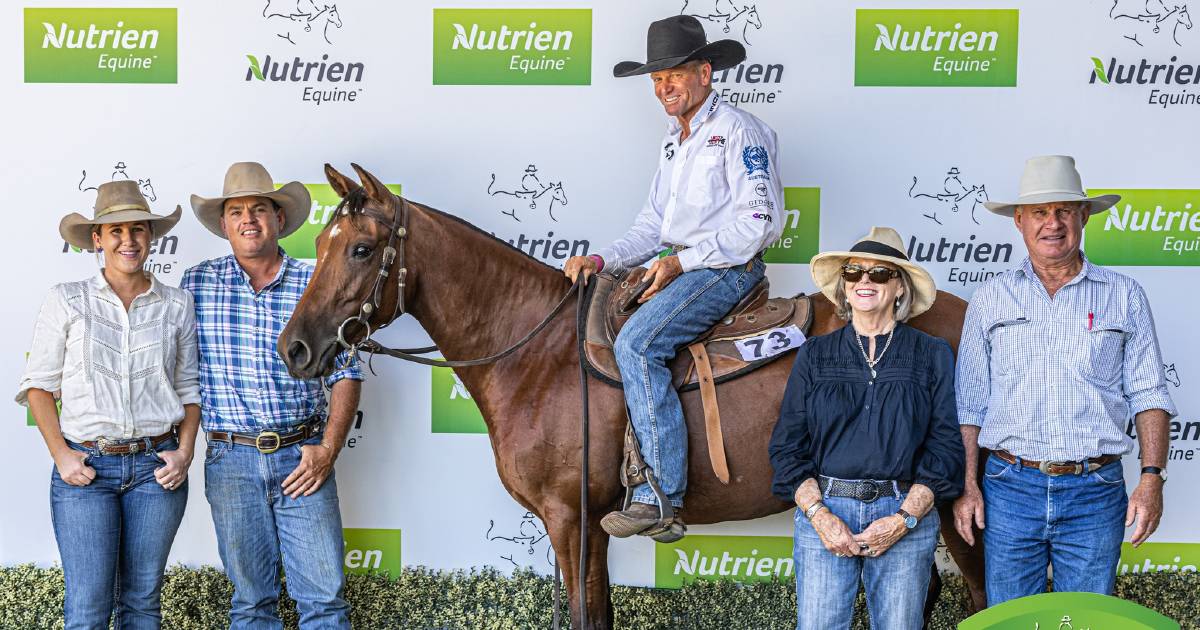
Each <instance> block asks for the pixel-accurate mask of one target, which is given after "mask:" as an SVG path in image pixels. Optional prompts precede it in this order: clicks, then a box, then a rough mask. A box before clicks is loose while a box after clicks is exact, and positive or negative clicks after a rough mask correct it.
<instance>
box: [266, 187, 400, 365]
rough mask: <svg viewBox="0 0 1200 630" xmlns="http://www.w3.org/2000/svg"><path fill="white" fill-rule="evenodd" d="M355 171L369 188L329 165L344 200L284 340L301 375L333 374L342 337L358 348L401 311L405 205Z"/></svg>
mask: <svg viewBox="0 0 1200 630" xmlns="http://www.w3.org/2000/svg"><path fill="white" fill-rule="evenodd" d="M352 166H353V167H354V170H355V171H356V172H357V173H358V176H359V179H361V180H362V185H361V186H360V185H359V184H357V183H355V182H354V181H353V180H351V179H349V178H347V177H346V176H344V175H342V174H341V173H339V172H338V171H337V170H336V169H334V168H333V167H332V166H330V165H329V164H326V165H325V176H326V177H327V178H328V179H329V184H330V185H331V186H332V187H333V190H334V192H336V193H337V194H338V195H339V196H341V197H342V199H343V202H342V205H341V206H340V210H338V212H337V214H335V215H334V216H333V217H332V218H331V219H330V220H329V223H328V224H327V225H326V226H325V228H324V229H323V230H322V231H321V233H320V234H319V235H318V236H317V268H316V270H315V271H314V272H313V276H312V280H311V281H309V283H308V288H307V289H305V291H304V295H303V296H302V297H301V298H300V303H299V304H297V305H296V310H295V312H293V313H292V318H291V320H289V321H288V324H287V327H285V328H284V329H283V333H282V334H280V335H279V345H278V348H277V350H278V352H279V355H280V356H281V357H282V358H283V361H284V363H286V364H287V366H288V370H289V371H290V372H291V373H292V375H293V376H295V377H297V378H305V379H307V378H315V377H316V376H319V375H321V374H327V373H329V372H330V371H331V370H332V369H333V363H334V359H335V357H337V354H338V352H339V351H341V350H342V349H343V348H344V347H343V345H342V343H341V342H340V341H339V335H341V336H342V338H343V339H344V340H345V342H347V343H350V344H354V343H357V342H361V341H362V340H363V339H365V338H366V336H367V335H368V334H369V331H368V326H369V327H370V330H376V329H378V328H380V327H382V326H386V325H388V324H389V323H391V320H392V319H394V318H395V317H396V316H397V315H398V314H399V313H398V309H397V308H396V307H397V298H398V296H399V287H400V284H399V279H398V278H397V269H396V267H397V265H396V250H399V249H401V248H403V247H404V242H403V234H402V233H401V230H399V229H397V230H393V226H394V225H395V224H394V222H393V221H394V219H395V217H396V213H397V211H399V210H400V207H401V203H402V202H401V200H400V198H399V197H397V196H396V195H394V194H392V192H391V191H390V190H388V189H387V187H385V186H384V185H383V184H381V183H380V182H379V180H378V179H376V178H375V176H373V175H371V174H370V173H368V172H367V171H366V170H364V169H363V168H362V167H360V166H358V165H357V164H353V165H352ZM393 234H394V237H393ZM389 244H390V245H391V246H392V248H394V249H392V250H391V253H387V251H388V249H389V247H388V246H389ZM385 271H386V272H387V276H386V277H385V276H383V275H382V272H385ZM377 279H378V281H377Z"/></svg>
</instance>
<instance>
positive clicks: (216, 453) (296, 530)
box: [182, 162, 362, 629]
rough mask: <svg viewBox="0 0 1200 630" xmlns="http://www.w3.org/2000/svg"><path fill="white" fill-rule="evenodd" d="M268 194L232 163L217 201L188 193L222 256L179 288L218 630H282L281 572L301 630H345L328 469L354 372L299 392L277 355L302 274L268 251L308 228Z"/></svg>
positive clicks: (297, 211) (287, 201)
mask: <svg viewBox="0 0 1200 630" xmlns="http://www.w3.org/2000/svg"><path fill="white" fill-rule="evenodd" d="M272 182H273V180H272V179H271V176H270V175H269V174H268V173H267V171H266V169H265V168H263V167H262V165H260V164H257V163H253V162H242V163H238V164H234V165H233V166H231V167H230V168H229V171H228V172H227V173H226V175H225V187H224V191H223V193H222V195H221V196H220V197H216V198H212V199H206V198H203V197H199V196H197V195H192V209H193V210H194V211H195V213H196V217H197V218H198V219H199V220H200V222H201V223H202V224H203V225H204V226H205V227H206V228H208V229H209V230H210V231H212V232H213V233H214V234H216V235H218V236H220V237H222V238H225V239H228V240H229V244H230V246H231V248H232V249H233V254H232V255H229V256H225V257H222V258H217V259H214V260H209V261H205V262H203V263H200V264H199V265H196V266H195V267H192V268H191V269H188V270H187V271H186V272H185V273H184V276H183V282H182V286H183V288H185V289H187V290H189V291H191V292H192V294H193V295H194V296H195V302H196V323H197V332H198V335H197V341H198V344H199V350H200V386H201V412H202V426H203V428H204V431H205V432H206V436H207V439H208V450H207V454H206V456H205V462H204V472H205V494H206V496H207V497H208V502H209V504H210V506H211V507H212V515H213V523H214V524H215V525H216V530H217V543H218V547H219V550H220V554H221V561H222V563H223V564H224V565H225V571H226V573H228V575H229V577H230V579H231V580H232V581H233V585H234V593H233V605H232V607H231V610H230V613H229V619H230V627H231V628H239V629H240V628H246V629H249V628H281V627H282V624H281V622H280V621H279V617H278V614H277V610H276V608H277V604H278V600H279V588H280V581H279V576H280V574H281V571H280V568H281V566H282V568H283V572H284V573H286V574H287V580H288V594H289V595H290V596H291V597H292V598H293V599H295V600H296V604H297V608H298V611H299V613H300V627H301V628H350V619H349V614H350V607H349V605H348V604H347V603H346V601H345V599H344V598H343V589H344V586H345V578H344V576H343V573H342V562H343V553H344V552H343V546H344V543H343V539H342V521H341V513H340V511H339V507H338V497H337V484H336V482H335V480H334V474H333V463H334V460H335V459H336V458H337V455H338V452H339V451H340V450H341V448H342V445H343V444H344V443H345V439H346V433H347V432H348V431H349V428H350V423H351V420H352V419H353V417H354V415H355V412H356V411H357V408H358V399H359V392H360V388H361V381H362V374H361V372H360V371H359V369H358V366H357V365H356V364H350V365H344V362H339V365H343V367H342V368H341V369H339V370H336V371H334V372H333V373H332V374H330V375H329V376H327V377H326V378H325V379H324V383H322V382H321V380H319V379H314V380H309V381H302V380H298V379H296V378H294V377H292V376H291V375H290V374H289V373H288V370H287V366H286V365H285V364H284V362H283V360H282V359H281V358H280V357H279V354H278V353H277V352H276V343H277V340H278V338H279V334H280V332H282V331H283V328H284V326H285V325H287V322H288V319H289V318H291V316H292V311H293V310H295V308H296V303H297V302H299V300H300V296H301V295H302V294H303V293H304V289H305V287H307V286H308V281H309V278H311V277H312V271H313V269H312V266H310V265H307V264H305V263H302V262H300V261H297V260H295V259H293V258H291V257H289V256H288V255H287V254H285V253H284V252H283V250H282V249H280V247H279V239H280V238H283V237H284V236H287V235H288V234H290V233H292V232H294V231H295V230H296V229H297V228H299V227H300V226H301V225H303V223H304V221H305V219H307V217H308V211H309V205H310V198H309V194H308V191H307V190H306V189H305V188H304V186H303V185H302V184H300V183H299V182H291V183H289V184H287V185H285V186H283V187H282V188H280V189H278V190H276V189H275V186H274V184H273V183H272ZM343 359H344V357H343ZM326 387H328V388H329V390H330V395H329V404H328V410H327V407H326V399H325V388H326Z"/></svg>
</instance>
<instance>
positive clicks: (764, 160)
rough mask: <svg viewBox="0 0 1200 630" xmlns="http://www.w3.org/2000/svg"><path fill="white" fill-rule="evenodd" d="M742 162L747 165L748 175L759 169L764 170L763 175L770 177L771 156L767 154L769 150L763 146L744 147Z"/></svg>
mask: <svg viewBox="0 0 1200 630" xmlns="http://www.w3.org/2000/svg"><path fill="white" fill-rule="evenodd" d="M742 162H743V163H744V164H745V165H746V175H747V176H751V175H754V173H756V172H758V171H762V174H763V176H767V177H769V176H770V175H771V170H770V158H769V157H768V156H767V150H766V149H764V148H763V147H761V146H757V145H756V146H750V147H746V148H745V149H742Z"/></svg>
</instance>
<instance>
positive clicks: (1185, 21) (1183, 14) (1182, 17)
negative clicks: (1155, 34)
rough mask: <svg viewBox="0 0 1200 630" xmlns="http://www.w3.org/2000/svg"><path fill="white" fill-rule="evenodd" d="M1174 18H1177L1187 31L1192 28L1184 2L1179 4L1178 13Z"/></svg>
mask: <svg viewBox="0 0 1200 630" xmlns="http://www.w3.org/2000/svg"><path fill="white" fill-rule="evenodd" d="M1175 19H1177V20H1179V23H1180V24H1182V25H1183V27H1184V28H1186V29H1188V30H1189V31H1190V30H1192V15H1191V14H1190V13H1188V8H1187V5H1186V4H1181V5H1179V15H1178V16H1176V18H1175Z"/></svg>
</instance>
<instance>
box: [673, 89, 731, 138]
mask: <svg viewBox="0 0 1200 630" xmlns="http://www.w3.org/2000/svg"><path fill="white" fill-rule="evenodd" d="M722 105H723V103H722V102H721V95H720V94H717V92H716V90H713V92H712V94H709V95H708V99H707V100H706V101H704V105H701V106H700V109H698V110H696V114H695V115H694V116H692V120H691V121H690V122H689V123H688V128H689V129H691V130H692V135H695V134H696V129H698V128H699V127H700V125H702V124H704V121H706V120H708V119H709V118H711V117H712V116H713V114H715V113H717V110H719V109H720V108H721V106H722ZM682 130H683V126H682V125H680V124H679V119H677V118H675V117H674V116H672V117H671V119H670V120H669V121H667V132H668V133H670V134H671V135H672V136H678V135H679V132H680V131H682Z"/></svg>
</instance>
